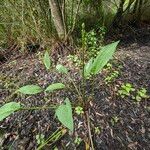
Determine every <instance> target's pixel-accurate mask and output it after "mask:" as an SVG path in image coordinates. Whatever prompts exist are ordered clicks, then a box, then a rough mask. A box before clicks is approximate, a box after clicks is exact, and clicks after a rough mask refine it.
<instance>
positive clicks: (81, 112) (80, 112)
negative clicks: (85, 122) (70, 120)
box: [75, 106, 84, 115]
mask: <svg viewBox="0 0 150 150" xmlns="http://www.w3.org/2000/svg"><path fill="white" fill-rule="evenodd" d="M75 113H76V114H78V115H82V114H83V113H84V111H83V107H80V106H77V107H76V108H75Z"/></svg>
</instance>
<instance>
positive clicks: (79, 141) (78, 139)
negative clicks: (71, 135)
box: [74, 136, 82, 145]
mask: <svg viewBox="0 0 150 150" xmlns="http://www.w3.org/2000/svg"><path fill="white" fill-rule="evenodd" d="M81 142H82V139H81V138H80V137H78V136H77V137H76V138H75V140H74V143H75V144H77V145H80V143H81Z"/></svg>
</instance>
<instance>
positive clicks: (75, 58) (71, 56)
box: [67, 55, 82, 67]
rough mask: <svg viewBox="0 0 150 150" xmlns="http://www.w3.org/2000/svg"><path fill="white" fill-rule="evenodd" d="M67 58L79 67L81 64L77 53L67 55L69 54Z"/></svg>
mask: <svg viewBox="0 0 150 150" xmlns="http://www.w3.org/2000/svg"><path fill="white" fill-rule="evenodd" d="M67 58H68V60H69V61H72V62H73V64H74V65H75V66H77V67H80V66H81V64H82V62H81V60H80V59H79V57H78V56H77V55H69V56H67Z"/></svg>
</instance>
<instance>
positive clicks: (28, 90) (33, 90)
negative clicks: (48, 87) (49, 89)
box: [17, 85, 43, 94]
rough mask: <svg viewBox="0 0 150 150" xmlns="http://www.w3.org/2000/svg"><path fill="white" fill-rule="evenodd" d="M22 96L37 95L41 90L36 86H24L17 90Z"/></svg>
mask: <svg viewBox="0 0 150 150" xmlns="http://www.w3.org/2000/svg"><path fill="white" fill-rule="evenodd" d="M17 91H18V92H20V93H23V94H37V93H41V92H42V91H43V89H42V88H41V87H40V86H38V85H26V86H23V87H21V88H20V89H18V90H17Z"/></svg>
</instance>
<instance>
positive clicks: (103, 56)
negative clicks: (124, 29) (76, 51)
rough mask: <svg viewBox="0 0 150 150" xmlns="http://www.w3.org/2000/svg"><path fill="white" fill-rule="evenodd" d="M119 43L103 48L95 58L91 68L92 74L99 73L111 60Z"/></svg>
mask: <svg viewBox="0 0 150 150" xmlns="http://www.w3.org/2000/svg"><path fill="white" fill-rule="evenodd" d="M118 43H119V41H117V42H115V43H112V44H109V45H106V46H104V47H103V48H102V49H101V51H100V52H99V53H98V55H97V57H96V58H95V60H94V62H93V66H92V70H91V71H92V73H93V74H97V73H99V72H100V71H101V70H102V69H103V67H104V66H105V65H106V64H107V62H108V61H109V60H110V59H111V58H112V56H113V54H114V52H115V50H116V47H117V45H118Z"/></svg>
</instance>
